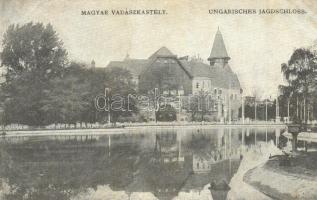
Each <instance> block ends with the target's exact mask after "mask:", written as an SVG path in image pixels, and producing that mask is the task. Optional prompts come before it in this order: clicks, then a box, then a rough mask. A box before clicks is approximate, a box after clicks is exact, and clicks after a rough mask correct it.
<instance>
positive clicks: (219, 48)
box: [208, 29, 229, 60]
mask: <svg viewBox="0 0 317 200" xmlns="http://www.w3.org/2000/svg"><path fill="white" fill-rule="evenodd" d="M213 58H229V56H228V53H227V49H226V46H225V43H224V41H223V38H222V34H221V32H220V30H219V29H218V31H217V33H216V36H215V39H214V43H213V45H212V49H211V53H210V56H209V58H208V60H211V59H213Z"/></svg>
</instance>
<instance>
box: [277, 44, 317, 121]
mask: <svg viewBox="0 0 317 200" xmlns="http://www.w3.org/2000/svg"><path fill="white" fill-rule="evenodd" d="M281 71H282V73H283V75H284V77H285V79H286V81H287V83H288V86H287V87H285V88H283V89H282V95H284V96H288V97H289V98H294V97H295V98H296V105H294V101H293V102H292V105H293V107H294V106H296V107H297V105H298V99H299V101H300V103H301V104H302V105H303V109H302V112H301V113H303V114H301V115H299V116H294V114H293V116H292V118H294V117H296V118H298V117H299V118H300V120H301V121H305V123H307V120H308V118H307V114H308V110H307V107H310V106H312V105H313V97H314V90H315V89H316V87H315V84H316V83H315V82H316V77H317V76H316V73H317V65H316V55H315V54H314V53H313V52H311V51H310V50H309V49H304V48H299V49H296V50H295V51H294V52H293V54H292V55H291V57H290V59H289V61H288V63H287V64H286V63H283V64H282V66H281ZM297 110H298V108H297ZM297 113H298V111H297Z"/></svg>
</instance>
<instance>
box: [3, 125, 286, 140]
mask: <svg viewBox="0 0 317 200" xmlns="http://www.w3.org/2000/svg"><path fill="white" fill-rule="evenodd" d="M255 127H256V128H281V129H283V128H285V125H284V124H200V125H197V124H176V125H168V124H166V125H151V124H148V125H139V126H124V127H111V128H78V129H75V128H74V129H33V130H3V131H2V132H5V137H15V136H49V135H57V134H58V135H82V134H85V135H87V134H92V135H107V134H118V133H134V132H135V131H142V130H147V129H154V130H166V129H180V128H181V129H196V128H197V129H210V128H255Z"/></svg>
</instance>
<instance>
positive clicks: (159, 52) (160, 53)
mask: <svg viewBox="0 0 317 200" xmlns="http://www.w3.org/2000/svg"><path fill="white" fill-rule="evenodd" d="M157 57H176V55H174V54H173V53H172V52H171V51H170V50H169V49H168V48H166V47H161V48H160V49H159V50H157V51H156V52H154V53H153V54H152V55H151V56H150V57H149V59H153V58H157Z"/></svg>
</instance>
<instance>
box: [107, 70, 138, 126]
mask: <svg viewBox="0 0 317 200" xmlns="http://www.w3.org/2000/svg"><path fill="white" fill-rule="evenodd" d="M106 75H107V78H106V83H105V88H109V89H110V92H109V94H108V95H109V99H110V102H108V103H109V105H110V115H111V119H112V122H113V123H116V122H117V120H118V118H119V117H127V116H131V115H132V114H133V113H136V112H137V106H136V105H137V100H136V99H134V98H133V95H135V94H136V91H135V89H134V88H135V85H134V84H133V82H132V75H131V74H130V72H129V71H128V70H126V69H122V68H119V67H113V68H110V69H106Z"/></svg>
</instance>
